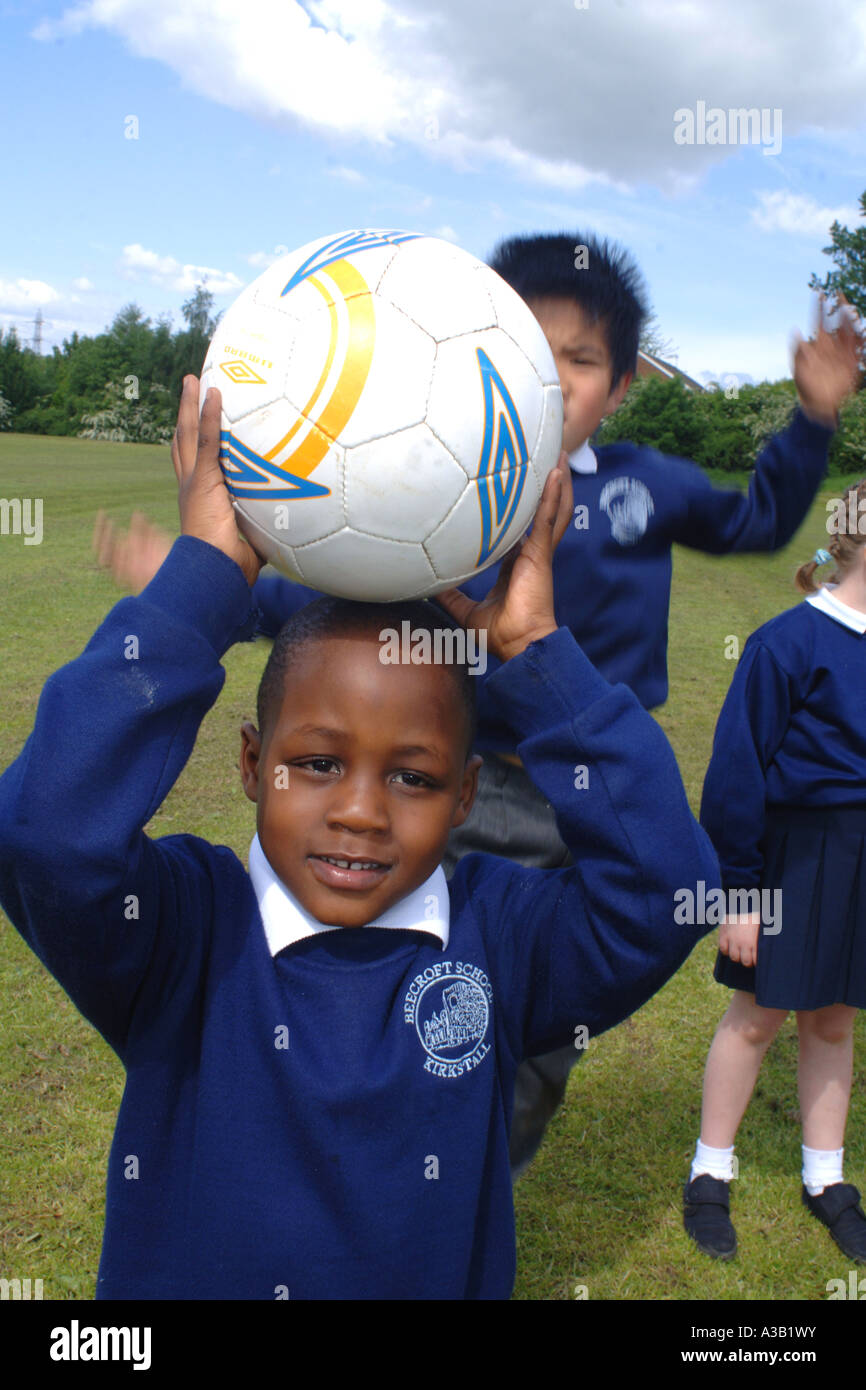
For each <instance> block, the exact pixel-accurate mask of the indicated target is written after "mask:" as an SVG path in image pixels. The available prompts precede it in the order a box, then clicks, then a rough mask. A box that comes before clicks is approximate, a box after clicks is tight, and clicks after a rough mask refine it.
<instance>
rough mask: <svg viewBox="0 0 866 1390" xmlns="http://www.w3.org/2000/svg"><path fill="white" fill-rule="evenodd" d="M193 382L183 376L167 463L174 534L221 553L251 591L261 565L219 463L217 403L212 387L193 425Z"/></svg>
mask: <svg viewBox="0 0 866 1390" xmlns="http://www.w3.org/2000/svg"><path fill="white" fill-rule="evenodd" d="M198 399H199V381H198V378H197V377H194V376H185V377H184V379H183V392H182V394H181V398H180V410H179V411H178V415H177V429H176V430H175V435H174V439H173V440H172V442H171V461H172V463H173V464H174V471H175V473H176V475H177V482H178V505H179V507H180V529H181V531H182V533H183V535H185V536H196V537H197V538H198V539H199V540H200V541H207V542H208V544H209V545H212V546H214V547H215V548H216V549H217V550H221V551H222V552H223V554H224V555H228V557H229V559H230V560H234V561H235V563H236V564H238V565H240V567H241V569H242V570H243V572H244V578H245V579H246V581H247V583H248V584H249V586H250V588H252V586H253V584H255V582H256V580H257V579H258V576H259V570H260V569H261V568H262V565H263V564H264V563H265V561H264V560H263V559H262V557H261V556H260V555H258V554H257V553H256V551H255V550H253V548H252V546H251V545H250V543H249V541H248V540H246V538H245V537H244V536H242V535H241V533H240V531H239V530H238V524H237V521H236V520H235V513H234V508H233V507H232V500H231V497H230V496H229V490H228V488H227V487H226V484H225V478H224V477H223V474H222V469H221V468H220V464H219V451H220V411H221V404H222V402H221V398H220V393H219V391H218V390H217V389H216V387H211V389H210V390H209V391H208V393H207V397H206V399H205V403H204V409H203V410H202V412H201V419H200V420H199V411H198Z"/></svg>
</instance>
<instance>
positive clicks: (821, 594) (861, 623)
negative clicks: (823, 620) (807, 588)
mask: <svg viewBox="0 0 866 1390" xmlns="http://www.w3.org/2000/svg"><path fill="white" fill-rule="evenodd" d="M836 587H837V585H835V584H824V585H822V587H821V588H820V589H819V590H818V592H817V594H810V595H809V597H808V598H807V599H806V602H807V603H811V605H812V607H813V608H817V609H818V611H819V613H826V614H827V617H828V618H835V619H836V622H837V623H841V624H842V626H843V627H850V629H851V631H852V632H859V633H860V635H861V636H862V635H863V633H864V632H866V613H861V612H860V610H859V608H851V607H849V605H848V604H847V603H843V602H842V600H841V599H838V598H836V597H835V595H834V594H833V590H834V589H835V588H836Z"/></svg>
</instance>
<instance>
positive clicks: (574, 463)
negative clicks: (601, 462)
mask: <svg viewBox="0 0 866 1390" xmlns="http://www.w3.org/2000/svg"><path fill="white" fill-rule="evenodd" d="M568 462H569V466H570V467H571V468H572V469H573V470H574V472H575V473H597V472H598V459H597V458H596V456H595V454H594V453H593V451H592V449H590V447H589V440H588V439H585V440H584V441H583V443H582V444H581V446H580V448H579V449H575V451H574V453H573V454H570V455H569V458H568Z"/></svg>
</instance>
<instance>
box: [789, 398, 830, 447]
mask: <svg viewBox="0 0 866 1390" xmlns="http://www.w3.org/2000/svg"><path fill="white" fill-rule="evenodd" d="M836 419H837V422H838V419H839V413H838V411H837V412H836ZM837 429H838V423H837V424H836V425H834V426H833V428H832V429H831V428H830V427H829V426H828V425H822V424H820V423H819V422H818V421H817V420H810V419H809V417H808V415H807V414H806V412H805V411H804V409H803V407H802V406H801V405H800V404H799V403H798V404H797V409H796V410H795V411H794V414H793V415H792V416H791V423H790V425H789V426H788V430H789V433H790V437H791V441H792V443H793V444H795V445H799V446H801V447H803V448H813V449H816V448H821V447H823V448H829V445H830V440H831V439H832V438H833V435H834V434H835V433H836V430H837Z"/></svg>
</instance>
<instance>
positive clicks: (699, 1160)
mask: <svg viewBox="0 0 866 1390" xmlns="http://www.w3.org/2000/svg"><path fill="white" fill-rule="evenodd" d="M701 1173H709V1175H710V1177H711V1178H719V1179H720V1180H721V1181H722V1182H731V1181H732V1179H733V1176H734V1146H733V1144H732V1145H731V1147H730V1148H729V1149H713V1148H711V1147H710V1145H709V1144H704V1143H703V1141H702V1140H700V1139H699V1140H698V1142H697V1145H696V1147H695V1156H694V1160H693V1161H692V1171H691V1172H690V1173H689V1182H691V1181H692V1179H693V1178H697V1177H700V1175H701Z"/></svg>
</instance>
